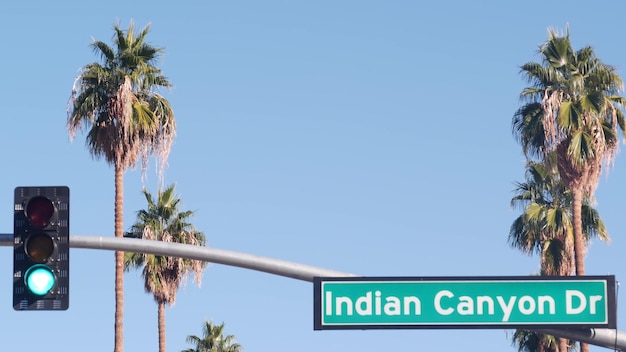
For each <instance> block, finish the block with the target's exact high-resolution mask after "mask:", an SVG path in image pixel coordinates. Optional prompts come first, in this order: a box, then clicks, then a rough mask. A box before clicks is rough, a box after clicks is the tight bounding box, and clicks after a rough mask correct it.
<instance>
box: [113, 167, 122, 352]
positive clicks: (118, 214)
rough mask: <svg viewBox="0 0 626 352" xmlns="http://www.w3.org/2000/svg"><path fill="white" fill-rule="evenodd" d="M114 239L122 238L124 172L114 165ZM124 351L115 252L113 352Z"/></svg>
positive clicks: (119, 262) (119, 273) (119, 256)
mask: <svg viewBox="0 0 626 352" xmlns="http://www.w3.org/2000/svg"><path fill="white" fill-rule="evenodd" d="M115 237H124V170H123V169H122V167H121V166H120V165H117V164H115ZM123 349H124V252H121V251H116V252H115V346H114V351H115V352H122V351H123Z"/></svg>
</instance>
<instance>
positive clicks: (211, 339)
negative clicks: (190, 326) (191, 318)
mask: <svg viewBox="0 0 626 352" xmlns="http://www.w3.org/2000/svg"><path fill="white" fill-rule="evenodd" d="M202 334H203V336H202V337H198V336H196V335H189V336H187V343H189V344H193V345H195V348H188V349H186V350H183V351H182V352H242V351H243V347H242V346H241V345H240V344H238V343H237V342H236V339H235V336H233V335H227V336H224V323H222V324H220V325H213V322H209V321H207V322H204V324H202Z"/></svg>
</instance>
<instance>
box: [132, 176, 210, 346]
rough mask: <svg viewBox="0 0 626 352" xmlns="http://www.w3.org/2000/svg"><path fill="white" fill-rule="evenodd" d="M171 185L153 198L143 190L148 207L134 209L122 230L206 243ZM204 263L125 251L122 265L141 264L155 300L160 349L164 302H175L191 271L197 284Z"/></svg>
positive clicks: (145, 236)
mask: <svg viewBox="0 0 626 352" xmlns="http://www.w3.org/2000/svg"><path fill="white" fill-rule="evenodd" d="M174 187H175V186H174V185H172V186H169V187H167V188H166V189H165V190H163V191H159V192H158V195H157V200H156V202H155V201H154V199H153V197H152V195H151V194H150V193H149V192H148V191H146V190H145V189H144V190H143V194H144V196H145V197H146V201H147V202H148V208H147V209H142V210H139V211H138V212H137V221H136V222H135V223H134V224H133V225H132V227H131V228H130V231H129V232H127V233H126V234H125V236H126V237H131V238H142V239H145V240H154V241H164V242H176V243H186V244H191V245H199V246H202V245H204V244H205V242H206V240H205V237H204V234H203V233H202V232H199V231H197V230H196V229H195V228H194V226H193V225H192V224H191V223H190V222H189V220H190V217H191V216H193V215H194V213H193V212H192V211H181V210H180V209H179V206H180V199H179V198H177V197H176V196H175V195H174ZM204 266H205V263H204V262H202V261H199V260H190V259H183V258H177V257H165V256H160V255H153V254H143V253H125V256H124V269H125V270H127V271H128V270H131V269H136V268H143V270H142V273H141V276H142V277H143V278H144V280H145V283H144V288H145V290H146V292H148V293H152V295H153V297H154V300H155V301H156V303H157V307H158V315H157V316H158V324H157V325H158V331H159V352H165V306H166V305H169V306H171V305H173V304H174V303H175V302H176V293H177V292H178V289H179V288H180V285H181V283H183V282H184V281H186V277H187V275H188V274H189V272H190V271H193V272H194V274H195V279H196V282H197V283H198V286H200V282H201V278H202V270H203V268H204Z"/></svg>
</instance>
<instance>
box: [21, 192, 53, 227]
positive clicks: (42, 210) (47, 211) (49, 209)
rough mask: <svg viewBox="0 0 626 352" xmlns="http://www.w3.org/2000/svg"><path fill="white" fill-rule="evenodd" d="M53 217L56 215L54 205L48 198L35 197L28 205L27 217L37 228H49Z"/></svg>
mask: <svg viewBox="0 0 626 352" xmlns="http://www.w3.org/2000/svg"><path fill="white" fill-rule="evenodd" d="M52 215H54V205H53V204H52V201H51V200H50V199H48V198H46V197H41V196H37V197H34V198H32V199H30V200H29V201H28V204H27V205H26V217H27V218H28V220H30V222H31V224H32V225H33V226H35V227H45V226H48V224H49V221H50V218H51V217H52Z"/></svg>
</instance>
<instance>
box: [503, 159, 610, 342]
mask: <svg viewBox="0 0 626 352" xmlns="http://www.w3.org/2000/svg"><path fill="white" fill-rule="evenodd" d="M555 156H556V155H555V154H554V153H553V154H550V155H549V156H548V158H547V159H546V160H545V161H544V162H543V163H536V162H532V161H531V162H529V163H528V165H527V170H526V182H523V183H518V184H517V188H516V194H515V196H514V197H513V198H512V199H511V205H512V206H518V207H522V208H523V213H522V214H521V215H520V216H519V217H518V218H517V219H515V221H514V222H513V224H512V225H511V228H510V231H509V241H510V244H511V245H512V246H513V247H515V248H518V249H520V250H521V251H523V252H524V253H527V254H533V253H538V254H539V255H540V261H541V275H549V276H564V275H571V274H572V271H573V268H574V265H573V264H574V263H573V253H572V252H573V244H572V242H573V241H572V233H573V226H572V220H571V218H572V216H571V214H572V212H573V210H572V195H571V192H570V191H569V190H568V189H567V188H566V187H565V185H564V184H563V182H562V181H561V180H560V178H559V174H558V171H557V170H556V168H555V167H553V166H551V165H553V164H554V163H551V161H554V159H555ZM582 214H583V219H582V220H583V232H584V235H585V239H586V240H589V239H591V238H593V237H598V238H600V239H602V240H606V241H608V240H609V236H608V233H607V231H606V227H605V226H604V222H603V221H602V219H601V218H600V216H599V214H598V212H597V210H596V209H594V208H593V207H592V206H591V204H590V201H589V199H588V198H585V199H584V202H583V211H582ZM513 343H514V344H517V345H518V350H519V351H520V352H522V351H526V352H531V351H538V352H544V351H557V346H558V351H568V350H569V349H572V348H573V345H571V343H570V341H568V340H567V339H563V338H559V339H554V337H552V336H548V335H543V334H537V333H535V332H532V331H528V330H523V329H518V330H516V331H515V334H514V335H513Z"/></svg>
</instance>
